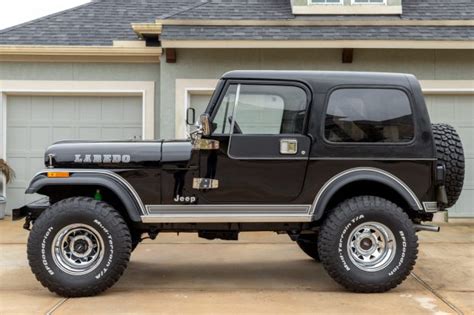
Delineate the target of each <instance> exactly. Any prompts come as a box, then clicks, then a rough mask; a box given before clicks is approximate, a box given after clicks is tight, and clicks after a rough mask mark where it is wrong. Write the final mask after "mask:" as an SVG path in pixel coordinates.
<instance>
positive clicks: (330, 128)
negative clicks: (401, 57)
mask: <svg viewBox="0 0 474 315" xmlns="http://www.w3.org/2000/svg"><path fill="white" fill-rule="evenodd" d="M414 133H415V128H414V123H413V113H412V109H411V106H410V99H409V98H408V95H407V94H406V93H405V92H403V91H402V90H399V89H387V88H343V89H338V90H335V91H334V92H332V93H331V95H330V97H329V102H328V106H327V110H326V120H325V131H324V136H325V138H326V139H327V140H328V141H330V142H357V143H404V142H410V141H411V140H412V139H413V137H414Z"/></svg>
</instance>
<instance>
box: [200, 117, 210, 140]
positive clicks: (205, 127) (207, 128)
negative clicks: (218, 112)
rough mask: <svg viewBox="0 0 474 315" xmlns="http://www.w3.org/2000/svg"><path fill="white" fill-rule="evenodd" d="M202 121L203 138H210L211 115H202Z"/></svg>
mask: <svg viewBox="0 0 474 315" xmlns="http://www.w3.org/2000/svg"><path fill="white" fill-rule="evenodd" d="M200 120H201V128H202V134H203V136H209V135H210V134H211V123H210V121H209V114H202V115H201V119H200Z"/></svg>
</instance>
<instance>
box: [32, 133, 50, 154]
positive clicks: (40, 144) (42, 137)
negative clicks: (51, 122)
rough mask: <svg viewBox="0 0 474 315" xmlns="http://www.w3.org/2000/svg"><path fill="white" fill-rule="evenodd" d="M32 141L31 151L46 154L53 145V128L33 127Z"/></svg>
mask: <svg viewBox="0 0 474 315" xmlns="http://www.w3.org/2000/svg"><path fill="white" fill-rule="evenodd" d="M30 139H31V141H30V149H31V151H40V152H44V151H45V149H46V148H47V147H48V146H49V145H50V144H51V128H50V127H31V128H30Z"/></svg>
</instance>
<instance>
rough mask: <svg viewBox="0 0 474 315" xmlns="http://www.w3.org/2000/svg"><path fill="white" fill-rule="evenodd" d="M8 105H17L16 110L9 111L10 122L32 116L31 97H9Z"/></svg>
mask: <svg viewBox="0 0 474 315" xmlns="http://www.w3.org/2000/svg"><path fill="white" fill-rule="evenodd" d="M8 106H9V107H15V110H14V111H11V113H8V120H9V121H10V122H15V121H23V120H25V119H28V118H29V117H30V116H31V97H30V96H15V97H11V98H8Z"/></svg>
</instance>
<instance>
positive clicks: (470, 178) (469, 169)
mask: <svg viewBox="0 0 474 315" xmlns="http://www.w3.org/2000/svg"><path fill="white" fill-rule="evenodd" d="M464 186H465V187H466V188H471V189H474V158H469V159H466V173H465V179H464ZM473 205H474V204H473Z"/></svg>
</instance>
